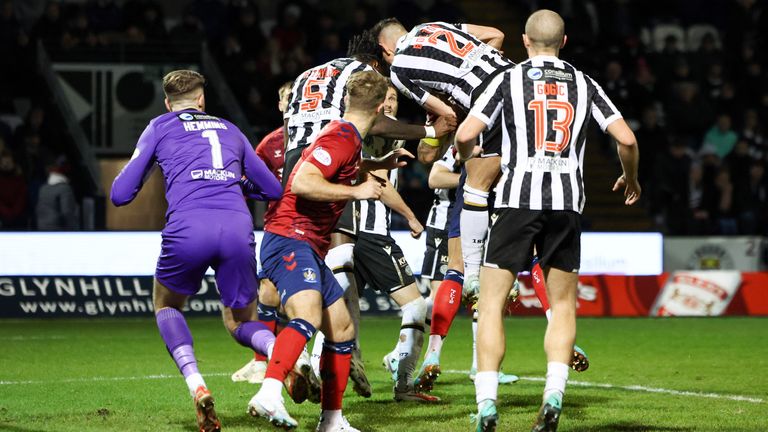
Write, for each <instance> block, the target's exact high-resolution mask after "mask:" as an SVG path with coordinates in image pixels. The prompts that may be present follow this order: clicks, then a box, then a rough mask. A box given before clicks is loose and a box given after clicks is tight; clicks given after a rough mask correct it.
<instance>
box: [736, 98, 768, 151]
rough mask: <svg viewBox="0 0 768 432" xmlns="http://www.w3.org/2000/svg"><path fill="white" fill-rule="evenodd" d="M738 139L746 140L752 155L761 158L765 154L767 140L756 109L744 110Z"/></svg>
mask: <svg viewBox="0 0 768 432" xmlns="http://www.w3.org/2000/svg"><path fill="white" fill-rule="evenodd" d="M740 139H743V140H745V141H747V143H748V144H749V151H750V153H751V154H752V155H753V156H754V157H757V158H762V157H764V156H765V155H766V150H767V149H766V146H768V142H766V140H765V138H764V137H763V132H762V128H761V127H760V119H759V118H758V116H757V111H756V110H754V109H748V110H747V111H745V112H744V124H743V126H742V128H741V134H740Z"/></svg>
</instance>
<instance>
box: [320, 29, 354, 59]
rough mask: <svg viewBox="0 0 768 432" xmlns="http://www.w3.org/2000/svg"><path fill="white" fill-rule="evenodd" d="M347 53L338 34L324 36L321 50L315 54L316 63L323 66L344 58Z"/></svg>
mask: <svg viewBox="0 0 768 432" xmlns="http://www.w3.org/2000/svg"><path fill="white" fill-rule="evenodd" d="M345 54H346V51H345V50H344V49H342V47H341V39H340V38H339V34H338V33H336V32H327V33H325V34H323V37H322V44H321V45H320V49H319V50H318V51H317V54H315V63H318V64H322V63H326V62H329V61H331V60H333V59H337V58H339V57H344V56H345Z"/></svg>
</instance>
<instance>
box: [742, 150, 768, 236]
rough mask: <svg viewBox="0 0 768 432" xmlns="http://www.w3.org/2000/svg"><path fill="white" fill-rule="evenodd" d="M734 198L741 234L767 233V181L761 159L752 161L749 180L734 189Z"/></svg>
mask: <svg viewBox="0 0 768 432" xmlns="http://www.w3.org/2000/svg"><path fill="white" fill-rule="evenodd" d="M735 199H736V206H737V207H738V211H739V231H740V232H741V233H742V234H757V235H766V234H768V182H767V181H766V175H765V164H764V163H763V162H762V161H759V160H753V161H752V163H751V164H750V167H749V182H748V183H747V186H746V187H745V188H744V189H736V198H735Z"/></svg>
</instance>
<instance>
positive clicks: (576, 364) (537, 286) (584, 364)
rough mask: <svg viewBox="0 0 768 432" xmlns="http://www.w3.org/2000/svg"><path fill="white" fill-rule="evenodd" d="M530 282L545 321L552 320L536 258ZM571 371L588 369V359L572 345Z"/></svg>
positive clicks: (542, 274)
mask: <svg viewBox="0 0 768 432" xmlns="http://www.w3.org/2000/svg"><path fill="white" fill-rule="evenodd" d="M531 280H532V281H533V290H534V291H535V292H536V297H537V298H538V299H539V302H540V303H541V308H542V309H543V310H544V314H545V315H546V317H547V321H549V320H550V319H551V318H552V310H551V309H550V307H549V301H548V300H547V285H546V284H545V283H544V271H543V270H542V269H541V265H539V260H538V258H536V257H534V259H533V268H531ZM570 365H571V369H573V370H575V371H576V372H584V371H585V370H587V369H588V368H589V357H587V353H585V352H584V350H582V349H581V348H580V347H579V346H578V345H575V344H574V345H573V355H572V357H571V363H570Z"/></svg>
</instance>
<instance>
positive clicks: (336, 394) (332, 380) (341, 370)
mask: <svg viewBox="0 0 768 432" xmlns="http://www.w3.org/2000/svg"><path fill="white" fill-rule="evenodd" d="M354 345H355V343H354V341H349V342H341V343H332V342H329V341H327V340H326V342H325V345H324V346H323V354H322V355H321V356H320V377H321V378H322V381H323V390H322V399H321V401H322V402H321V403H320V406H321V408H322V409H324V410H340V409H341V405H342V399H343V398H344V390H346V389H347V381H349V363H350V361H351V360H352V349H353V348H354Z"/></svg>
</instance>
